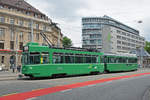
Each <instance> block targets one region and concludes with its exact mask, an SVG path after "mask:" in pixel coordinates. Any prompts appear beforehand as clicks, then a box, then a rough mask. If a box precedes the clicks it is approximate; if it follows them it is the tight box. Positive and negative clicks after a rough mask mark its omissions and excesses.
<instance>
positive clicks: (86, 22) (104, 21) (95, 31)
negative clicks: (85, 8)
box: [82, 15, 145, 53]
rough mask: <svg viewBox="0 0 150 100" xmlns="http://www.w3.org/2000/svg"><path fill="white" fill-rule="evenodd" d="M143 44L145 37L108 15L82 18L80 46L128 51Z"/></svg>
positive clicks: (111, 50)
mask: <svg viewBox="0 0 150 100" xmlns="http://www.w3.org/2000/svg"><path fill="white" fill-rule="evenodd" d="M144 46H145V38H144V37H142V36H140V34H139V31H138V30H136V29H133V28H131V27H129V26H127V25H125V24H123V23H121V22H119V21H117V20H115V19H113V18H110V17H109V16H106V15H105V16H103V17H83V18H82V47H83V48H95V49H98V50H99V51H102V52H106V53H128V52H130V51H131V50H135V49H136V48H137V47H144Z"/></svg>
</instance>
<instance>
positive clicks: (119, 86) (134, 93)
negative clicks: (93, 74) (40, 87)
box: [36, 76, 150, 100]
mask: <svg viewBox="0 0 150 100" xmlns="http://www.w3.org/2000/svg"><path fill="white" fill-rule="evenodd" d="M149 88H150V76H140V77H136V78H132V79H122V80H117V81H111V82H106V83H102V84H96V85H91V86H87V87H81V88H75V89H70V90H66V91H61V92H57V93H54V94H49V95H46V96H40V97H37V98H36V99H37V100H143V99H144V98H145V100H146V99H147V100H150V98H149V99H148V97H147V96H149V95H147V92H148V91H149ZM148 94H149V92H148Z"/></svg>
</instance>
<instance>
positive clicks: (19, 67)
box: [17, 65, 21, 73]
mask: <svg viewBox="0 0 150 100" xmlns="http://www.w3.org/2000/svg"><path fill="white" fill-rule="evenodd" d="M20 70H21V65H18V66H17V71H18V72H19V73H20Z"/></svg>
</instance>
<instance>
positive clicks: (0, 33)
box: [0, 0, 63, 69]
mask: <svg viewBox="0 0 150 100" xmlns="http://www.w3.org/2000/svg"><path fill="white" fill-rule="evenodd" d="M40 32H44V33H45V34H46V36H47V37H48V38H49V40H50V42H51V44H52V45H55V46H56V45H58V42H59V46H62V37H63V36H62V34H61V29H60V28H59V27H57V25H56V24H55V23H53V22H52V20H51V19H49V18H48V17H47V16H46V15H45V14H43V13H41V12H40V11H39V10H37V9H36V8H34V7H32V6H31V5H30V4H28V3H27V2H26V1H24V0H0V66H1V65H3V66H4V67H5V69H10V60H11V59H13V57H15V56H17V58H18V60H17V63H16V64H17V65H20V64H21V54H22V49H23V46H24V45H25V44H26V43H27V42H30V41H32V39H33V42H38V43H39V44H41V45H42V44H43V43H44V44H46V41H45V40H44V39H43V38H42V36H41V35H40ZM32 33H33V38H32ZM16 54H17V55H16Z"/></svg>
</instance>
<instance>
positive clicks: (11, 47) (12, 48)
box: [10, 41, 14, 50]
mask: <svg viewBox="0 0 150 100" xmlns="http://www.w3.org/2000/svg"><path fill="white" fill-rule="evenodd" d="M10 49H11V50H14V41H10Z"/></svg>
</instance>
